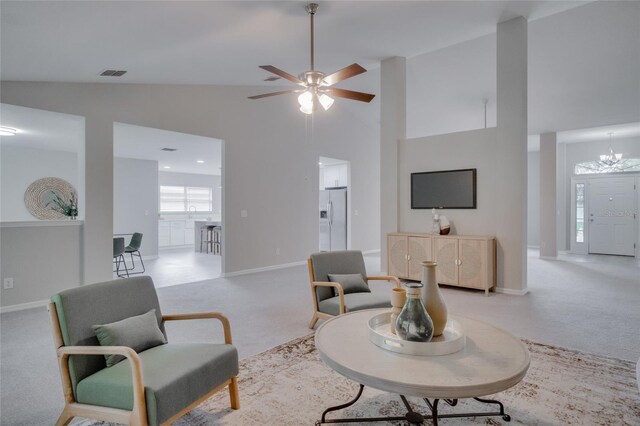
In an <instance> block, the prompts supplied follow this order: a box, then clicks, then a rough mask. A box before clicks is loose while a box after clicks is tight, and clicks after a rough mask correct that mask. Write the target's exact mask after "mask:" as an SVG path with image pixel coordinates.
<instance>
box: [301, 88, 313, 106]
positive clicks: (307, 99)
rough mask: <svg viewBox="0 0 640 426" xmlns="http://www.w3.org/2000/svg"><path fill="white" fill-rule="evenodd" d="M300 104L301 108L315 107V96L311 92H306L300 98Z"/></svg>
mask: <svg viewBox="0 0 640 426" xmlns="http://www.w3.org/2000/svg"><path fill="white" fill-rule="evenodd" d="M298 103H299V104H300V106H301V107H311V106H312V105H313V94H312V93H311V92H310V91H309V90H305V91H304V92H302V93H301V94H300V96H298Z"/></svg>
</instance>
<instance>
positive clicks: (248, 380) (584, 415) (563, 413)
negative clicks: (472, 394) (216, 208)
mask: <svg viewBox="0 0 640 426" xmlns="http://www.w3.org/2000/svg"><path fill="white" fill-rule="evenodd" d="M525 343H526V345H527V347H528V348H529V351H530V352H531V367H530V368H529V371H528V373H527V375H526V376H525V378H524V380H523V381H522V382H520V383H519V384H518V385H516V386H514V387H513V388H511V389H509V390H507V391H505V392H501V393H499V394H496V395H495V396H494V397H495V398H496V399H498V400H500V401H501V402H503V403H504V405H505V411H506V412H507V414H509V415H511V422H509V423H506V422H505V421H503V420H502V418H500V417H490V418H474V419H443V420H440V421H439V424H441V425H459V424H489V425H502V424H505V425H640V392H639V391H638V386H637V384H636V377H635V364H634V363H631V362H628V361H622V360H618V359H612V358H605V357H600V356H595V355H588V354H583V353H580V352H575V351H570V350H566V349H562V348H558V347H553V346H548V345H542V344H539V343H534V342H529V341H525ZM354 356H357V354H354ZM239 386H240V404H241V409H240V410H238V411H234V410H231V409H230V408H229V396H228V395H229V394H228V392H226V391H223V392H220V393H218V394H217V395H214V396H213V397H212V398H210V399H208V400H207V401H205V402H204V403H203V404H202V405H200V407H199V408H197V409H195V410H193V411H192V412H190V413H189V414H187V415H186V416H184V417H183V418H182V419H180V420H179V421H178V422H176V423H174V425H175V426H187V425H196V426H208V425H243V426H245V425H283V426H284V425H296V426H297V425H313V424H315V422H316V421H317V420H319V419H320V417H321V415H322V412H323V411H324V409H326V408H327V407H329V406H333V405H338V404H342V403H344V402H347V401H349V400H351V399H352V398H353V397H354V396H355V395H356V393H357V391H358V385H357V384H356V383H354V382H351V381H349V380H347V379H345V378H344V377H342V376H340V375H339V374H337V373H335V372H334V371H333V370H331V369H330V368H329V367H327V366H326V365H325V364H324V363H323V362H322V361H321V360H320V358H319V357H318V354H317V353H316V350H315V346H314V343H313V336H312V335H311V336H306V337H302V338H300V339H296V340H293V341H291V342H289V343H285V344H283V345H280V346H278V347H275V348H273V349H271V350H268V351H266V352H263V353H261V354H259V355H255V356H253V357H250V358H247V359H245V360H244V361H242V362H241V365H240V379H239ZM408 399H409V401H410V402H411V404H412V405H413V407H414V409H415V410H416V411H420V412H423V413H426V412H427V411H426V406H425V404H424V402H422V401H421V400H420V399H418V398H408ZM487 408H489V410H494V408H493V406H491V407H488V406H486V405H484V404H480V403H477V402H475V401H474V400H461V401H460V402H459V404H458V405H457V406H456V407H449V406H447V405H446V404H440V406H439V411H440V413H443V414H444V413H453V412H456V411H458V412H460V411H462V410H464V411H466V412H471V411H487ZM405 413H406V410H405V408H404V406H403V404H402V402H401V400H400V398H399V397H398V396H397V395H392V394H388V393H385V392H380V391H377V390H374V389H370V388H365V391H364V394H363V395H362V397H361V398H360V400H359V401H358V402H357V403H356V404H355V405H354V406H352V407H350V408H348V409H346V410H343V411H338V412H334V413H331V414H330V415H329V416H328V418H337V417H354V416H359V417H376V416H398V415H400V416H402V415H404V414H405ZM74 424H82V425H92V426H98V425H106V424H105V423H102V422H79V423H76V422H74ZM351 424H361V423H351ZM375 424H378V425H384V424H394V425H396V424H397V425H400V424H407V423H406V422H390V423H384V422H378V423H375ZM425 424H431V422H430V421H428V420H427V421H425Z"/></svg>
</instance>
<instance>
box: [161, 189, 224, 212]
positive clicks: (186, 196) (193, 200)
mask: <svg viewBox="0 0 640 426" xmlns="http://www.w3.org/2000/svg"><path fill="white" fill-rule="evenodd" d="M212 208H213V190H212V189H211V188H205V187H191V186H160V212H161V213H184V212H188V211H197V212H211V210H212Z"/></svg>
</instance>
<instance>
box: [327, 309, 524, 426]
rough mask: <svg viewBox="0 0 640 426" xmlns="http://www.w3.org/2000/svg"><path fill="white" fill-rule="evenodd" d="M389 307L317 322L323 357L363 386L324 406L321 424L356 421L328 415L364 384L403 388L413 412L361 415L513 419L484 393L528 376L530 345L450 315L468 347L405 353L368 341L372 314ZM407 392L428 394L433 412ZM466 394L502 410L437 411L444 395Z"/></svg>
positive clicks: (453, 399) (449, 399) (452, 400)
mask: <svg viewBox="0 0 640 426" xmlns="http://www.w3.org/2000/svg"><path fill="white" fill-rule="evenodd" d="M385 311H388V309H369V310H364V311H356V312H352V313H348V314H345V315H340V316H338V317H335V318H332V319H330V320H328V321H326V322H325V323H323V324H322V325H321V326H320V327H319V328H318V330H317V332H316V335H315V344H316V348H317V349H318V353H319V355H320V358H321V359H322V360H323V361H324V362H325V363H326V364H327V365H328V366H329V367H331V368H332V369H333V370H335V371H337V372H338V373H340V374H342V375H343V376H345V377H346V378H348V379H351V380H353V381H355V382H357V383H359V384H360V391H359V392H358V395H357V396H356V397H355V399H353V400H352V401H349V402H348V403H346V404H342V405H339V406H336V407H330V408H328V409H327V410H325V412H324V413H323V415H322V419H321V420H320V421H319V422H317V424H324V423H340V422H345V421H349V420H350V421H351V422H353V421H354V419H327V418H326V415H327V414H328V413H329V412H331V411H335V410H339V409H342V408H346V407H348V406H350V405H353V404H354V403H355V402H356V401H357V400H358V399H359V398H360V395H361V394H362V390H363V389H364V387H365V386H369V387H372V388H375V389H379V390H382V391H387V392H391V393H396V394H399V395H400V397H401V399H402V401H403V403H404V404H405V406H406V408H407V410H408V412H407V414H406V415H405V416H402V417H384V418H382V417H376V418H366V419H358V421H390V420H406V421H408V422H410V423H413V424H420V423H422V421H423V420H424V419H432V420H433V422H434V424H436V425H437V424H438V423H437V422H438V419H439V418H440V419H441V418H450V417H477V416H502V417H503V419H504V420H507V421H508V420H510V417H509V416H508V415H507V414H505V412H504V406H503V405H502V403H500V402H499V401H495V400H488V399H483V398H481V397H482V396H485V395H491V394H494V393H497V392H500V391H503V390H505V389H508V388H510V387H512V386H514V385H515V384H517V383H518V382H520V380H522V378H523V377H524V376H525V374H526V372H527V369H528V368H529V362H530V357H529V351H528V350H527V348H526V347H525V345H524V344H523V343H522V342H521V341H520V340H519V339H518V338H517V337H515V336H513V335H512V334H510V333H508V332H506V331H504V330H501V329H499V328H497V327H494V326H492V325H489V324H487V323H484V322H481V321H477V320H474V319H470V318H466V317H462V316H457V315H450V317H451V318H454V319H456V320H457V321H459V322H460V323H461V324H462V326H463V329H464V333H465V335H466V345H465V347H464V349H462V350H461V351H459V352H455V353H453V354H449V355H441V356H413V355H404V354H399V353H395V352H391V351H387V350H385V349H382V348H380V347H378V346H376V345H374V344H373V343H371V342H370V341H369V329H368V326H367V323H368V321H369V319H370V318H371V317H372V316H374V315H377V314H380V313H383V312H385ZM405 395H406V396H414V397H420V398H423V399H424V401H425V403H426V404H427V405H428V407H429V408H430V411H431V414H430V415H423V414H420V413H418V412H416V411H414V410H413V408H412V407H411V406H410V405H409V403H408V401H407V399H406V398H405ZM461 398H474V399H476V400H477V401H480V402H484V403H488V404H496V405H498V406H499V408H500V410H499V411H496V412H487V413H459V414H440V415H438V403H439V401H440V400H444V401H445V402H446V403H448V404H449V405H452V406H453V405H456V404H457V402H458V399H461ZM430 399H433V401H431V400H430Z"/></svg>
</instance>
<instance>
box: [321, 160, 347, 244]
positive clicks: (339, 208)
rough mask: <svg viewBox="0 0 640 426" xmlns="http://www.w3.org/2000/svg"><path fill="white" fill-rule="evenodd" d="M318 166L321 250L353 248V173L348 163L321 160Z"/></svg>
mask: <svg viewBox="0 0 640 426" xmlns="http://www.w3.org/2000/svg"><path fill="white" fill-rule="evenodd" d="M318 166H319V183H320V188H319V203H318V205H319V218H318V219H319V234H320V235H319V241H320V244H319V247H318V248H319V250H320V251H335V250H346V249H348V248H350V247H351V220H350V215H349V206H350V205H351V191H350V186H351V185H350V182H351V179H350V173H351V164H350V162H349V161H347V160H340V159H336V158H329V157H320V158H319V159H318Z"/></svg>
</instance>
